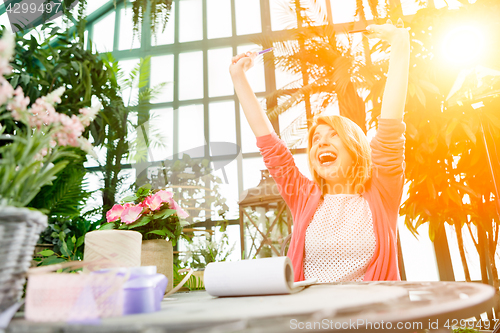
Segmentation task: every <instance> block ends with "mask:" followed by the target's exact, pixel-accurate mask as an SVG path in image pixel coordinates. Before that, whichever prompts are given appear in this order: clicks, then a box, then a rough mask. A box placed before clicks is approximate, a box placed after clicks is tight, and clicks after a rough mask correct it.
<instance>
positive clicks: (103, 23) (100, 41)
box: [92, 11, 115, 53]
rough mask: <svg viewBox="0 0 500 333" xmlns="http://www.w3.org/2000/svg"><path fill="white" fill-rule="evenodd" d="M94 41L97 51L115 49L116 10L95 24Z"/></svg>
mask: <svg viewBox="0 0 500 333" xmlns="http://www.w3.org/2000/svg"><path fill="white" fill-rule="evenodd" d="M93 30H94V32H93V34H92V39H93V40H92V42H93V43H94V44H95V49H96V50H97V52H101V53H103V52H111V51H113V41H114V36H115V12H114V11H113V12H111V13H110V14H109V15H107V16H106V17H104V18H103V19H101V20H100V21H99V22H97V23H96V24H94V29H93Z"/></svg>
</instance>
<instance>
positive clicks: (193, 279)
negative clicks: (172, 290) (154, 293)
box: [174, 262, 205, 291]
mask: <svg viewBox="0 0 500 333" xmlns="http://www.w3.org/2000/svg"><path fill="white" fill-rule="evenodd" d="M183 268H187V267H186V265H185V264H184V263H182V262H174V286H177V285H178V284H179V283H181V281H182V279H184V277H185V275H186V274H188V273H187V272H186V273H179V270H181V269H183ZM183 288H186V289H188V290H190V291H191V290H203V289H205V285H204V283H203V280H202V279H201V278H200V277H197V276H194V275H191V276H190V277H189V279H188V280H187V282H186V283H185V284H184V286H183Z"/></svg>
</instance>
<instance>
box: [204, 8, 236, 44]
mask: <svg viewBox="0 0 500 333" xmlns="http://www.w3.org/2000/svg"><path fill="white" fill-rule="evenodd" d="M207 28H208V29H207V37H208V38H220V37H230V36H231V35H232V33H231V1H230V0H207Z"/></svg>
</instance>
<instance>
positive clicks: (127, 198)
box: [122, 195, 137, 202]
mask: <svg viewBox="0 0 500 333" xmlns="http://www.w3.org/2000/svg"><path fill="white" fill-rule="evenodd" d="M136 200H137V196H135V195H129V196H128V197H125V198H123V199H122V202H132V201H136Z"/></svg>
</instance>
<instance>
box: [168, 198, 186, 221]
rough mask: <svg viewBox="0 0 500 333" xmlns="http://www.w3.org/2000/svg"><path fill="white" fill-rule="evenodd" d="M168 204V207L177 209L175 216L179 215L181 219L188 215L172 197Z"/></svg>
mask: <svg viewBox="0 0 500 333" xmlns="http://www.w3.org/2000/svg"><path fill="white" fill-rule="evenodd" d="M169 204H170V208H172V209H175V210H176V211H177V216H179V217H180V218H182V219H185V218H186V217H188V216H189V214H188V213H186V212H185V211H184V210H183V209H182V208H181V206H179V205H178V204H177V202H175V200H174V199H173V198H170V199H169Z"/></svg>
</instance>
